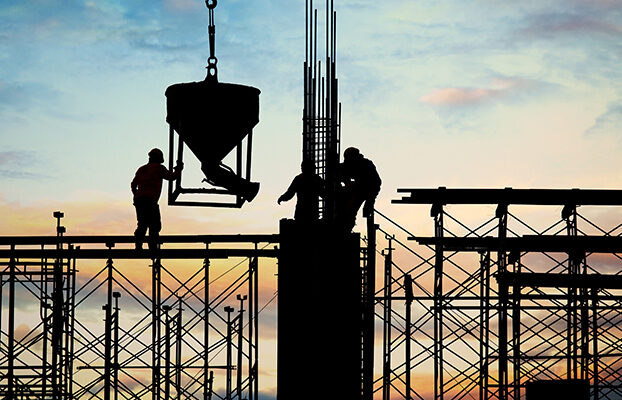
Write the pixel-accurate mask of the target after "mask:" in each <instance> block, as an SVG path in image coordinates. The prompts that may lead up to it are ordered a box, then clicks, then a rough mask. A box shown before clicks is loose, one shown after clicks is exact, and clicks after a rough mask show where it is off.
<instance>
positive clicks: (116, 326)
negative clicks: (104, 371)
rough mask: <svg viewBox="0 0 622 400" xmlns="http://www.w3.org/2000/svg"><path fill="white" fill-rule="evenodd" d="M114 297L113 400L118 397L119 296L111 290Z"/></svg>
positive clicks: (119, 294)
mask: <svg viewBox="0 0 622 400" xmlns="http://www.w3.org/2000/svg"><path fill="white" fill-rule="evenodd" d="M112 297H113V298H114V313H113V314H112V321H113V326H112V334H113V349H112V350H113V356H112V389H113V391H114V400H117V399H118V398H119V310H120V309H119V298H120V297H121V293H120V292H112Z"/></svg>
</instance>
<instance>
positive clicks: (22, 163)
mask: <svg viewBox="0 0 622 400" xmlns="http://www.w3.org/2000/svg"><path fill="white" fill-rule="evenodd" d="M36 160H37V157H36V154H35V152H33V151H16V150H12V151H0V180H1V179H29V180H40V179H47V178H49V176H47V175H45V174H41V173H37V172H32V171H31V170H30V169H31V168H32V166H33V165H37V164H38V163H37V162H36Z"/></svg>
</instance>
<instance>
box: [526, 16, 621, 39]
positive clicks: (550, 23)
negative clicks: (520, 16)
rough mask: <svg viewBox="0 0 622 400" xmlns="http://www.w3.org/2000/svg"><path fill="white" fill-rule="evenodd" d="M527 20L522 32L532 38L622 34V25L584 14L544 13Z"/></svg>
mask: <svg viewBox="0 0 622 400" xmlns="http://www.w3.org/2000/svg"><path fill="white" fill-rule="evenodd" d="M526 22H527V25H526V26H525V27H524V28H523V29H522V30H521V32H522V34H524V35H526V36H527V37H531V38H533V37H547V36H554V35H559V34H576V33H599V34H606V35H620V34H622V25H620V24H618V23H614V22H611V21H607V20H604V19H597V18H595V17H592V16H590V15H583V14H574V13H544V14H537V15H533V16H531V17H529V18H528V19H527V21H526Z"/></svg>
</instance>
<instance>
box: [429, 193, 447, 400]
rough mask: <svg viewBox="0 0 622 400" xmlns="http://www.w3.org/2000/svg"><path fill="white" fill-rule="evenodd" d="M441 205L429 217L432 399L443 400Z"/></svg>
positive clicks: (442, 250) (434, 208)
mask: <svg viewBox="0 0 622 400" xmlns="http://www.w3.org/2000/svg"><path fill="white" fill-rule="evenodd" d="M443 214H444V211H443V205H442V204H438V203H437V204H433V205H432V209H431V210H430V215H431V217H432V218H434V237H435V238H436V239H437V240H438V242H437V243H436V245H435V248H434V399H435V400H443V396H444V393H443V392H444V390H445V389H444V381H443V257H444V254H443V253H444V249H443V243H442V242H441V240H442V238H443V234H444V227H443Z"/></svg>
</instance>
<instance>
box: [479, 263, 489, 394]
mask: <svg viewBox="0 0 622 400" xmlns="http://www.w3.org/2000/svg"><path fill="white" fill-rule="evenodd" d="M479 279H480V286H479V287H480V293H479V297H480V314H479V326H480V330H479V335H480V336H479V398H480V400H488V398H489V395H488V363H489V361H488V360H489V356H490V347H489V345H488V340H489V339H490V331H489V329H490V252H489V251H482V252H481V253H480V275H479Z"/></svg>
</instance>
